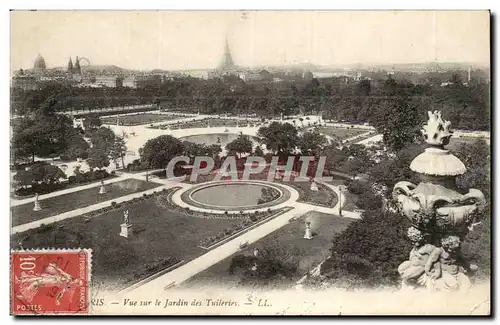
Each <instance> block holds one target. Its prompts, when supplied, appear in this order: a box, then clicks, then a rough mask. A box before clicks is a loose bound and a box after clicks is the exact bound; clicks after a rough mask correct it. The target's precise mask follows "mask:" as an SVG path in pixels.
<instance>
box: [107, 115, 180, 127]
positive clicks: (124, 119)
mask: <svg viewBox="0 0 500 325" xmlns="http://www.w3.org/2000/svg"><path fill="white" fill-rule="evenodd" d="M179 118H181V116H178V115H165V114H153V113H139V114H134V115H124V116H120V117H101V121H102V123H103V124H116V121H117V119H118V120H119V122H120V125H141V124H150V123H155V122H163V121H170V120H175V119H179Z"/></svg>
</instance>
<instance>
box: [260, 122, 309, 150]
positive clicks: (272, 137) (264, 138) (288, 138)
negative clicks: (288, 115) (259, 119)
mask: <svg viewBox="0 0 500 325" xmlns="http://www.w3.org/2000/svg"><path fill="white" fill-rule="evenodd" d="M257 136H258V137H259V138H260V141H261V143H262V144H265V145H266V148H267V150H269V151H272V152H273V153H275V154H286V155H288V154H289V153H291V152H293V151H294V150H295V148H296V147H297V143H298V140H299V137H298V134H297V129H296V128H295V127H294V126H293V125H291V124H290V123H279V122H272V123H271V124H269V126H262V127H261V128H260V129H259V131H258V132H257Z"/></svg>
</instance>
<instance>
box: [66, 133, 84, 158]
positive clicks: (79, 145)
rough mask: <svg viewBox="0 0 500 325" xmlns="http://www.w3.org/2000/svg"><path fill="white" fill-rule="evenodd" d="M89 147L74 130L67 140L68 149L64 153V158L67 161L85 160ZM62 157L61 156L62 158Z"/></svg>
mask: <svg viewBox="0 0 500 325" xmlns="http://www.w3.org/2000/svg"><path fill="white" fill-rule="evenodd" d="M89 149H90V146H89V144H88V143H87V141H85V139H83V137H82V136H81V134H80V133H79V132H78V131H77V130H76V129H75V132H74V134H72V135H71V136H70V137H69V139H68V148H67V149H66V151H64V156H65V157H66V158H67V159H69V160H74V159H76V158H83V159H85V158H87V157H88V152H89ZM62 157H63V156H61V158H62Z"/></svg>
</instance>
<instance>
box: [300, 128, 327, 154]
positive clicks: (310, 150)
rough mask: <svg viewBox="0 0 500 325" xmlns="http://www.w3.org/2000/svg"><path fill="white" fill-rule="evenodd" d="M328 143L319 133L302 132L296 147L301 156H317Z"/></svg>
mask: <svg viewBox="0 0 500 325" xmlns="http://www.w3.org/2000/svg"><path fill="white" fill-rule="evenodd" d="M327 143H328V140H327V139H326V137H325V136H324V135H322V134H320V133H319V132H316V131H314V132H304V133H303V134H301V135H300V136H299V139H298V142H297V146H298V147H299V149H300V151H301V152H302V154H308V155H317V154H318V153H319V152H320V150H321V149H322V148H323V147H324V146H325V145H326V144H327Z"/></svg>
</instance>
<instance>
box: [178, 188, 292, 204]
mask: <svg viewBox="0 0 500 325" xmlns="http://www.w3.org/2000/svg"><path fill="white" fill-rule="evenodd" d="M181 199H182V200H183V201H184V202H186V203H189V204H191V205H193V206H196V207H200V208H209V209H216V210H229V211H235V210H236V211H239V210H248V209H258V208H266V207H271V206H275V205H277V204H280V203H283V202H285V201H287V200H288V199H290V192H289V191H288V190H287V189H285V188H283V187H281V186H279V185H274V184H272V185H271V184H269V185H268V184H265V183H258V182H252V181H248V182H246V181H245V182H225V181H221V182H215V183H212V184H203V185H200V186H197V187H194V188H192V189H190V190H188V191H186V192H184V193H183V194H182V195H181Z"/></svg>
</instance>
